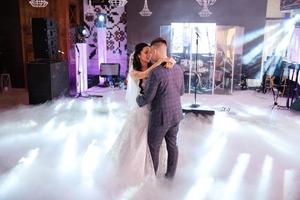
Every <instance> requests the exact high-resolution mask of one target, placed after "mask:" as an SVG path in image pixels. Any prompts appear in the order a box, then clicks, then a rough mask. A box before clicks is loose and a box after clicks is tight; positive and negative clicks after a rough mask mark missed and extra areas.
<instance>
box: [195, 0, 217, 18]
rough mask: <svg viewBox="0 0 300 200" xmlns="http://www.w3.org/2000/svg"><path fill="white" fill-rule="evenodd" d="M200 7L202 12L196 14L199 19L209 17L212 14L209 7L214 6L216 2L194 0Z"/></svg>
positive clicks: (213, 0) (211, 0)
mask: <svg viewBox="0 0 300 200" xmlns="http://www.w3.org/2000/svg"><path fill="white" fill-rule="evenodd" d="M196 1H197V2H198V4H199V5H200V6H202V10H201V11H200V12H199V13H198V14H199V16H200V17H209V16H210V15H211V14H212V12H210V10H209V7H211V6H212V5H214V4H215V3H216V1H217V0H196Z"/></svg>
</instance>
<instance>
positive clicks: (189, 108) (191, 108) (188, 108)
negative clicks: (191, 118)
mask: <svg viewBox="0 0 300 200" xmlns="http://www.w3.org/2000/svg"><path fill="white" fill-rule="evenodd" d="M196 35H197V39H196V45H197V49H196V72H195V81H194V86H195V93H194V100H195V102H194V103H193V104H192V105H184V106H183V107H182V111H183V113H186V114H187V113H193V114H195V115H196V116H198V115H199V114H201V115H204V116H207V115H210V116H212V115H214V114H215V111H214V110H212V109H210V108H207V107H206V108H205V107H201V108H199V107H200V105H199V104H197V82H196V76H197V71H198V66H197V65H198V39H199V37H200V36H199V34H198V33H197V32H196Z"/></svg>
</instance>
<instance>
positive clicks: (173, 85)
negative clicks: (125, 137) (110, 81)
mask: <svg viewBox="0 0 300 200" xmlns="http://www.w3.org/2000/svg"><path fill="white" fill-rule="evenodd" d="M183 94H184V80H183V71H182V69H181V68H180V66H178V65H174V67H173V68H172V69H166V68H164V67H163V66H159V67H157V68H156V69H154V70H153V71H152V72H151V73H150V75H149V78H148V80H147V82H146V86H145V90H144V94H143V95H140V96H138V97H137V99H136V101H137V103H138V105H139V106H144V105H146V104H149V103H150V105H151V110H150V117H149V127H148V145H149V149H150V153H151V157H152V160H153V165H154V170H155V172H156V171H157V168H158V164H159V163H158V161H159V149H160V146H161V143H162V141H163V138H165V139H166V143H167V151H168V167H167V173H166V177H168V178H172V177H173V176H174V175H175V172H176V167H177V160H178V148H177V133H178V127H179V122H180V120H181V119H182V118H183V115H182V108H181V101H180V96H181V95H183Z"/></svg>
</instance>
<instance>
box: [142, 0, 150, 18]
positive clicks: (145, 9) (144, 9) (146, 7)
mask: <svg viewBox="0 0 300 200" xmlns="http://www.w3.org/2000/svg"><path fill="white" fill-rule="evenodd" d="M140 15H141V16H143V17H149V16H151V15H152V12H151V11H150V10H149V8H148V1H147V0H145V1H144V8H143V10H141V12H140Z"/></svg>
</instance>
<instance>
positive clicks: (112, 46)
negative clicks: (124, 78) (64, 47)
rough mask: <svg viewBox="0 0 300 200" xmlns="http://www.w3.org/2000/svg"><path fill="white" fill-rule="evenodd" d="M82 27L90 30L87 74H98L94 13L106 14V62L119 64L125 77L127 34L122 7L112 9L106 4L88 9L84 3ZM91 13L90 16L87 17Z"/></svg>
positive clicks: (112, 7)
mask: <svg viewBox="0 0 300 200" xmlns="http://www.w3.org/2000/svg"><path fill="white" fill-rule="evenodd" d="M84 13H85V16H84V25H85V26H86V27H87V28H88V29H89V30H90V33H91V34H90V37H89V38H87V40H86V41H87V43H88V54H89V64H88V73H89V74H98V73H99V72H98V68H97V66H98V64H97V53H98V52H97V31H96V27H95V25H94V20H92V19H93V18H95V16H96V13H104V14H106V16H107V18H106V41H107V47H106V50H107V62H108V63H120V64H121V74H123V75H125V73H126V70H127V58H128V56H127V34H126V25H127V21H126V11H125V9H124V7H114V6H112V5H110V4H108V3H103V4H101V5H95V6H92V7H91V8H90V7H89V5H88V3H87V1H84ZM87 13H92V14H93V15H92V16H90V17H89V16H87V15H86V14H87Z"/></svg>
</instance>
